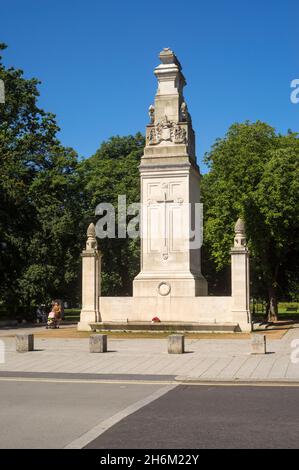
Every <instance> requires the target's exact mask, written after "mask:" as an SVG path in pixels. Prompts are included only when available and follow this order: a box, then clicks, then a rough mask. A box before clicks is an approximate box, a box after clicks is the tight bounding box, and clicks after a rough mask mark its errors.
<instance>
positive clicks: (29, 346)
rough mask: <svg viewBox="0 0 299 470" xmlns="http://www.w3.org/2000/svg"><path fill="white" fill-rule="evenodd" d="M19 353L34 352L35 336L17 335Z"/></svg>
mask: <svg viewBox="0 0 299 470" xmlns="http://www.w3.org/2000/svg"><path fill="white" fill-rule="evenodd" d="M16 350H17V352H28V351H33V350H34V335H25V334H23V335H16Z"/></svg>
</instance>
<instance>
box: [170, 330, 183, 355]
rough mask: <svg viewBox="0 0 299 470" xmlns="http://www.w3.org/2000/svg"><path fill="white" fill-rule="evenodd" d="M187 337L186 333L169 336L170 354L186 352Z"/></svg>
mask: <svg viewBox="0 0 299 470" xmlns="http://www.w3.org/2000/svg"><path fill="white" fill-rule="evenodd" d="M184 352H185V337H184V335H170V336H168V354H184Z"/></svg>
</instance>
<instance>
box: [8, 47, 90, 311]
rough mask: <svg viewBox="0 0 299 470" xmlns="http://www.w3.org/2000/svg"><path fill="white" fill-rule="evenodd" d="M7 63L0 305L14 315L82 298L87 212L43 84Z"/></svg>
mask: <svg viewBox="0 0 299 470" xmlns="http://www.w3.org/2000/svg"><path fill="white" fill-rule="evenodd" d="M5 47H6V46H5V45H3V44H1V46H0V50H4V49H5ZM1 59H2V57H0V79H2V80H3V81H4V84H5V103H4V104H0V207H1V212H0V242H1V253H0V255H1V256H0V268H1V269H0V298H2V300H4V301H6V302H7V303H8V304H9V306H10V308H11V309H13V308H16V307H17V306H18V305H21V304H23V305H30V304H33V303H37V302H47V301H49V300H50V299H51V297H52V298H53V297H59V296H63V297H66V296H67V297H69V296H71V295H74V293H75V292H76V295H78V292H77V291H78V263H79V245H80V242H81V240H79V238H80V229H79V230H78V226H79V227H80V223H81V219H82V218H81V213H82V211H81V203H80V200H79V199H78V197H77V195H78V187H79V181H78V177H77V176H76V168H77V156H76V154H75V152H74V151H73V150H72V149H69V148H65V147H63V146H62V145H61V144H60V142H59V140H58V138H57V132H58V131H59V128H58V126H57V124H56V121H55V116H54V115H53V114H51V113H47V112H45V111H43V110H42V109H40V108H39V107H38V104H37V101H38V97H39V92H38V84H39V82H38V80H36V79H25V78H24V76H23V72H22V71H21V70H16V69H14V68H6V67H5V66H4V64H3V63H2V60H1Z"/></svg>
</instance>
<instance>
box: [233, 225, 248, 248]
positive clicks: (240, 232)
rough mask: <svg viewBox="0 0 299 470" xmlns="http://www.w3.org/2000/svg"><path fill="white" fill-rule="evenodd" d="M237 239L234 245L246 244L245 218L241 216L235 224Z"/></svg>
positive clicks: (241, 245)
mask: <svg viewBox="0 0 299 470" xmlns="http://www.w3.org/2000/svg"><path fill="white" fill-rule="evenodd" d="M235 234H236V235H235V239H234V246H235V247H238V248H241V247H245V246H246V232H245V222H244V220H243V219H241V218H239V219H238V220H237V222H236V224H235Z"/></svg>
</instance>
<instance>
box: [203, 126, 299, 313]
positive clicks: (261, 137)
mask: <svg viewBox="0 0 299 470" xmlns="http://www.w3.org/2000/svg"><path fill="white" fill-rule="evenodd" d="M298 158H299V139H298V135H297V134H296V133H292V132H290V131H289V133H288V134H287V135H285V136H283V135H279V134H277V133H276V132H275V130H274V129H273V128H272V127H270V126H269V125H267V124H265V123H262V122H259V121H258V122H256V123H250V122H246V123H243V124H234V125H232V126H231V127H230V129H229V131H228V132H227V134H226V136H225V137H224V138H223V139H218V140H217V141H216V143H215V144H214V146H213V147H212V150H211V151H210V152H209V153H208V154H207V155H206V157H205V160H206V162H207V164H208V165H209V167H210V172H209V173H208V174H207V175H205V176H204V177H203V180H202V194H203V202H204V208H205V241H206V243H207V245H208V248H209V252H210V255H211V257H212V258H213V260H214V262H215V263H216V267H217V269H218V270H221V269H223V268H224V266H225V265H226V264H227V263H228V262H229V249H230V246H231V244H232V239H233V234H234V231H233V229H234V224H235V221H236V220H237V218H238V217H240V216H241V217H243V218H244V219H245V222H246V226H247V237H248V244H249V248H250V251H251V256H252V257H253V258H254V265H255V276H256V277H257V278H258V279H259V281H260V283H261V289H262V290H264V291H266V292H267V297H268V299H267V300H268V309H267V314H268V320H269V321H272V320H274V319H277V301H278V297H279V296H282V294H283V292H286V291H287V290H288V288H289V287H290V286H291V284H294V282H295V283H296V282H298V278H297V270H296V266H295V260H296V257H297V256H298V251H299V250H298V248H299V247H298V233H299V232H298V229H299V168H298Z"/></svg>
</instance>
